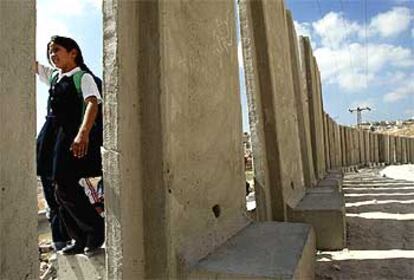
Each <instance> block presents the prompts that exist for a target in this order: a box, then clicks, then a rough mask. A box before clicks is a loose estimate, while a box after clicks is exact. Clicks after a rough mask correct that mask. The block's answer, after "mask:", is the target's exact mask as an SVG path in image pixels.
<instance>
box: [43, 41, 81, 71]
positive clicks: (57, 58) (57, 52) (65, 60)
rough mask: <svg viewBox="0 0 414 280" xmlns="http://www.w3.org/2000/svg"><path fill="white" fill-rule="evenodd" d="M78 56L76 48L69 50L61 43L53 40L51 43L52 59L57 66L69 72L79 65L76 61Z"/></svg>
mask: <svg viewBox="0 0 414 280" xmlns="http://www.w3.org/2000/svg"><path fill="white" fill-rule="evenodd" d="M76 56H77V51H76V49H72V50H70V51H67V50H66V49H65V48H64V47H62V46H61V45H58V44H56V43H53V42H52V43H50V45H49V57H50V60H51V61H52V63H53V65H54V66H55V67H56V68H59V69H61V70H62V71H63V72H68V71H70V70H72V69H73V68H75V67H76V66H77V65H76V63H75V59H76Z"/></svg>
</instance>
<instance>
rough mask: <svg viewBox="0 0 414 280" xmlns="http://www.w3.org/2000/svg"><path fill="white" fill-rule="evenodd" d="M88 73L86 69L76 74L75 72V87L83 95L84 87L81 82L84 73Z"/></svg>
mask: <svg viewBox="0 0 414 280" xmlns="http://www.w3.org/2000/svg"><path fill="white" fill-rule="evenodd" d="M85 73H86V71H83V70H82V71H78V72H76V73H75V74H73V76H72V77H73V82H74V83H75V88H76V91H77V92H78V94H79V95H81V96H82V87H81V82H82V77H83V75H84V74H85Z"/></svg>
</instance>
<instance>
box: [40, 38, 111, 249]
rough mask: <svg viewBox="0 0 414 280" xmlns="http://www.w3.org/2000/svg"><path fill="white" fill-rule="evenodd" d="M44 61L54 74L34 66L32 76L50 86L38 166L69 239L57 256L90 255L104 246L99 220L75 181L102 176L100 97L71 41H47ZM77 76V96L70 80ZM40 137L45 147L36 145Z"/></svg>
mask: <svg viewBox="0 0 414 280" xmlns="http://www.w3.org/2000/svg"><path fill="white" fill-rule="evenodd" d="M47 58H48V60H49V62H50V63H51V65H52V66H54V68H55V69H52V68H48V67H46V66H43V65H40V64H38V67H37V72H38V74H39V78H40V80H42V81H43V82H45V83H46V84H48V85H49V86H50V89H49V99H48V116H50V117H51V118H53V120H54V123H55V125H56V131H55V133H56V135H55V136H54V137H49V138H48V136H47V135H42V133H41V134H40V135H39V139H40V141H39V143H38V148H39V147H40V148H39V149H38V159H40V160H38V165H40V166H43V165H44V166H46V167H47V168H50V170H51V177H52V179H53V181H54V182H55V183H56V191H55V195H56V199H57V202H58V204H59V214H60V218H61V220H62V222H63V224H64V225H65V227H66V229H67V231H68V233H69V235H70V237H71V238H72V239H73V240H74V243H73V244H71V245H68V246H67V247H65V248H64V249H63V250H62V253H63V254H78V253H85V254H91V253H92V252H93V251H94V250H96V249H97V248H99V247H100V246H101V245H102V244H103V242H104V220H103V218H102V217H101V216H99V215H98V213H97V212H96V211H95V209H94V208H93V207H92V205H91V204H90V203H89V200H88V198H87V196H86V195H85V192H84V190H83V188H82V187H81V186H80V185H79V180H80V179H81V178H84V177H97V176H102V163H101V155H100V146H101V145H102V116H101V102H102V97H101V95H100V93H99V91H98V88H97V85H96V83H95V81H94V76H93V74H92V72H91V71H90V70H89V69H88V67H87V66H86V65H85V63H84V61H83V56H82V52H81V50H80V48H79V46H78V44H77V43H76V42H75V41H74V40H73V39H71V38H67V37H62V36H53V37H52V38H51V40H50V42H49V43H48V44H47ZM80 71H83V72H81V73H79V72H80ZM79 74H81V83H80V91H81V94H79V89H77V85H76V84H75V80H74V76H75V75H79ZM46 138H48V139H49V141H48V142H47V143H45V142H44V141H43V140H42V139H46ZM50 139H52V141H50Z"/></svg>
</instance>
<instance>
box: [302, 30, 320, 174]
mask: <svg viewBox="0 0 414 280" xmlns="http://www.w3.org/2000/svg"><path fill="white" fill-rule="evenodd" d="M300 44H301V50H302V55H301V57H302V59H303V61H304V62H303V63H304V66H305V67H304V68H305V73H306V81H307V91H308V99H309V120H310V131H311V133H310V134H311V145H312V153H313V165H314V168H315V175H316V178H317V179H322V178H323V177H324V175H325V172H326V169H325V145H324V141H325V139H324V130H323V129H324V128H323V112H322V110H323V109H322V96H321V91H320V90H321V88H320V79H319V70H318V69H317V64H316V59H315V58H314V56H313V53H312V48H311V45H310V41H309V38H307V37H300Z"/></svg>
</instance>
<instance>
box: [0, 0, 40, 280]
mask: <svg viewBox="0 0 414 280" xmlns="http://www.w3.org/2000/svg"><path fill="white" fill-rule="evenodd" d="M35 16H36V9H35V1H34V0H15V1H0V40H1V43H0V53H1V59H0V84H1V87H0V116H1V117H0V118H1V129H0V130H1V133H0V279H2V280H15V279H38V278H39V261H38V246H37V221H38V218H37V202H36V186H37V181H36V169H35V146H36V109H35V108H36V102H35V96H36V91H35V75H34V73H33V72H32V65H33V62H34V61H35Z"/></svg>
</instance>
